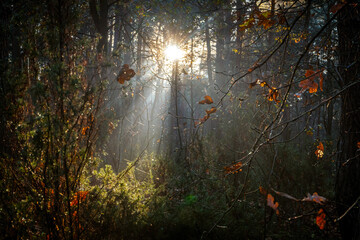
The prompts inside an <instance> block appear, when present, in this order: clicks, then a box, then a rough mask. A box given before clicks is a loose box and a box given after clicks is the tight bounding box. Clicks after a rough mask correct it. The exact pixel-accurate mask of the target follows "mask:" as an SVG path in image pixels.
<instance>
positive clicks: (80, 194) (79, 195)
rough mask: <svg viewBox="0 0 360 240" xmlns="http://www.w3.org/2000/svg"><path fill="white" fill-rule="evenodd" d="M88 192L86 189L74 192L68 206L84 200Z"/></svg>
mask: <svg viewBox="0 0 360 240" xmlns="http://www.w3.org/2000/svg"><path fill="white" fill-rule="evenodd" d="M88 193H89V192H88V191H78V192H77V193H76V194H75V197H74V199H73V200H72V201H71V202H70V206H74V205H78V204H79V202H83V201H85V199H86V196H87V194H88Z"/></svg>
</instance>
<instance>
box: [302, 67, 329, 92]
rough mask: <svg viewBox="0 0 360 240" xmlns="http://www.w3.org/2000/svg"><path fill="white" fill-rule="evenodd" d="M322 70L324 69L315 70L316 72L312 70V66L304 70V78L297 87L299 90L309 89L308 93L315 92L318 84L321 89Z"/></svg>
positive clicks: (322, 80)
mask: <svg viewBox="0 0 360 240" xmlns="http://www.w3.org/2000/svg"><path fill="white" fill-rule="evenodd" d="M323 71H324V69H322V70H317V72H315V71H313V70H312V67H311V68H310V69H308V70H306V72H305V77H306V79H305V80H303V81H301V82H300V83H299V87H301V88H302V90H301V91H306V90H309V93H316V92H317V90H318V87H319V85H320V90H321V91H322V90H323V84H324V76H323ZM316 77H318V78H319V79H320V80H319V84H317V83H316V82H315V78H316Z"/></svg>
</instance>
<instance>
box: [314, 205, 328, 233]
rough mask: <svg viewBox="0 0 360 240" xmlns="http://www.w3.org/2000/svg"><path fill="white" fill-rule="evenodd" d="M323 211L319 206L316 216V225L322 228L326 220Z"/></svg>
mask: <svg viewBox="0 0 360 240" xmlns="http://www.w3.org/2000/svg"><path fill="white" fill-rule="evenodd" d="M325 217H326V215H325V213H324V210H323V209H322V208H321V209H320V210H319V211H318V213H317V216H316V225H318V227H319V228H320V229H321V230H323V229H324V227H325V224H326V220H325Z"/></svg>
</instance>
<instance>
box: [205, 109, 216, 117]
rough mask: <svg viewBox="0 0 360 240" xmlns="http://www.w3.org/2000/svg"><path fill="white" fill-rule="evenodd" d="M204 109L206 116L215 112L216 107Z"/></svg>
mask: <svg viewBox="0 0 360 240" xmlns="http://www.w3.org/2000/svg"><path fill="white" fill-rule="evenodd" d="M205 111H206V114H207V115H208V116H210V114H212V113H214V112H216V107H212V108H211V109H210V110H205Z"/></svg>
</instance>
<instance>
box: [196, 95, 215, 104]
mask: <svg viewBox="0 0 360 240" xmlns="http://www.w3.org/2000/svg"><path fill="white" fill-rule="evenodd" d="M213 102H214V101H213V100H212V98H211V97H210V96H208V95H206V96H205V97H204V100H201V101H200V102H199V104H212V103H213Z"/></svg>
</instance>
